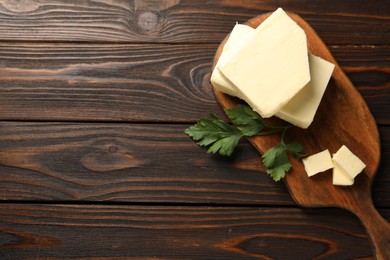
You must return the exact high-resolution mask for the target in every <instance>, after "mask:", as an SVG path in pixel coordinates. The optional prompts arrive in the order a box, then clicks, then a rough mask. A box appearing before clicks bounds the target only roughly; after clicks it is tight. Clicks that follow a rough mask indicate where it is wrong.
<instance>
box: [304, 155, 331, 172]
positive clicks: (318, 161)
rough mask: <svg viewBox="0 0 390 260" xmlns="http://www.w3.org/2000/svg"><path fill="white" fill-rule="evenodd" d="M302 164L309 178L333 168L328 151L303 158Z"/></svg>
mask: <svg viewBox="0 0 390 260" xmlns="http://www.w3.org/2000/svg"><path fill="white" fill-rule="evenodd" d="M302 162H303V165H304V167H305V171H306V173H307V175H308V176H309V177H311V176H313V175H316V174H317V173H320V172H324V171H326V170H329V169H332V168H333V166H334V165H333V161H332V158H331V156H330V153H329V150H328V149H326V150H324V151H322V152H319V153H316V154H313V155H311V156H308V157H306V158H303V159H302Z"/></svg>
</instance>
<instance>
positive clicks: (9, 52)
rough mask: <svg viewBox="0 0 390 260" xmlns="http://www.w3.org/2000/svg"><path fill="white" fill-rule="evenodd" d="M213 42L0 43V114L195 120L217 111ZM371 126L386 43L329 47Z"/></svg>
mask: <svg viewBox="0 0 390 260" xmlns="http://www.w3.org/2000/svg"><path fill="white" fill-rule="evenodd" d="M217 47H218V45H217V44H205V45H192V44H184V45H165V44H157V45H156V44H9V43H2V44H1V43H0V119H3V120H49V121H51V120H60V121H76V120H77V121H128V122H131V121H155V122H156V121H160V122H161V121H164V122H195V121H197V120H198V119H199V118H201V117H205V116H207V115H208V114H209V113H210V112H214V113H217V114H219V115H222V113H221V110H220V108H219V107H218V105H217V103H216V101H215V98H214V95H213V93H212V89H211V86H210V84H203V80H204V78H205V76H206V75H207V74H208V73H210V69H211V66H212V57H213V56H214V53H215V51H216V49H217ZM331 51H332V53H333V54H334V55H335V57H336V59H337V60H338V62H339V63H340V64H341V66H342V68H343V69H345V70H346V72H347V75H348V76H349V77H350V78H351V80H352V82H353V83H354V84H355V86H356V87H357V89H358V90H359V91H360V92H361V93H362V94H363V97H364V98H365V100H366V101H367V103H368V105H369V107H370V109H371V110H372V112H373V114H374V116H375V119H376V120H377V122H378V123H379V124H388V123H390V107H389V106H388V100H389V98H390V92H389V88H390V83H389V82H390V78H389V75H390V59H389V56H390V48H389V47H388V46H377V47H373V46H366V47H363V46H359V47H356V46H332V48H331Z"/></svg>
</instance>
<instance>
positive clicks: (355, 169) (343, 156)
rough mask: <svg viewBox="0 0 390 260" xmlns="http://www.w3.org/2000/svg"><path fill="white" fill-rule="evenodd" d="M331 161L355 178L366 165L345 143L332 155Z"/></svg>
mask: <svg viewBox="0 0 390 260" xmlns="http://www.w3.org/2000/svg"><path fill="white" fill-rule="evenodd" d="M333 162H334V164H335V165H336V166H337V167H338V168H340V169H342V170H343V171H344V172H345V173H347V174H348V175H349V177H351V178H355V177H356V175H358V174H359V173H361V172H362V171H363V169H364V168H365V167H366V165H365V164H364V163H363V162H362V161H361V160H360V159H359V157H357V156H356V155H355V154H353V153H352V152H351V151H350V150H349V149H348V147H346V146H345V145H343V146H341V148H340V149H339V150H338V151H337V152H336V153H335V154H334V155H333Z"/></svg>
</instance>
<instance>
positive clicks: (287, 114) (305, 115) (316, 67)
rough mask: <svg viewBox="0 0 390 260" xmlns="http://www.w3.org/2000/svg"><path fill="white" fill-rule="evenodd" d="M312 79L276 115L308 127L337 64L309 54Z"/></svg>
mask: <svg viewBox="0 0 390 260" xmlns="http://www.w3.org/2000/svg"><path fill="white" fill-rule="evenodd" d="M309 67H310V78H311V79H310V81H309V83H307V84H306V86H305V87H304V88H303V89H302V90H301V91H299V92H298V93H297V94H296V95H295V96H294V97H293V98H292V99H291V100H290V101H289V102H288V103H287V104H286V105H285V106H284V107H282V109H280V110H279V111H278V112H277V113H276V116H277V117H279V118H281V119H283V120H285V121H287V122H289V123H291V124H293V125H295V126H298V127H300V128H308V127H309V126H310V124H311V123H312V122H313V120H314V116H315V114H316V112H317V109H318V107H319V105H320V102H321V99H322V96H323V95H324V92H325V90H326V87H327V86H328V83H329V80H330V77H331V76H332V73H333V69H334V67H335V65H334V64H333V63H330V62H328V61H326V60H323V59H321V58H320V57H317V56H315V55H312V54H309Z"/></svg>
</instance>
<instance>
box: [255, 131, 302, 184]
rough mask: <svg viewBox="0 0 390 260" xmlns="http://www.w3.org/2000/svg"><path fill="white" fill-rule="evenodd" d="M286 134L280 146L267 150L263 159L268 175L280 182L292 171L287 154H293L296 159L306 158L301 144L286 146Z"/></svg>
mask: <svg viewBox="0 0 390 260" xmlns="http://www.w3.org/2000/svg"><path fill="white" fill-rule="evenodd" d="M283 137H284V133H283V134H282V140H281V142H280V144H278V145H276V146H274V147H272V148H270V149H269V150H267V151H266V152H265V153H264V154H263V156H262V158H263V164H264V166H265V167H266V169H267V173H268V174H269V175H270V176H271V177H272V179H273V180H274V181H279V180H280V179H281V178H283V177H284V175H285V173H286V172H288V171H289V170H290V169H291V164H290V161H289V160H288V154H287V152H292V153H293V154H294V156H295V157H297V158H299V159H300V158H302V157H303V156H304V154H303V153H302V152H303V146H302V145H301V144H299V143H289V144H285V143H284V140H283Z"/></svg>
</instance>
